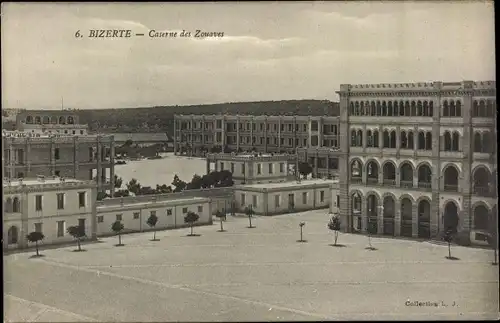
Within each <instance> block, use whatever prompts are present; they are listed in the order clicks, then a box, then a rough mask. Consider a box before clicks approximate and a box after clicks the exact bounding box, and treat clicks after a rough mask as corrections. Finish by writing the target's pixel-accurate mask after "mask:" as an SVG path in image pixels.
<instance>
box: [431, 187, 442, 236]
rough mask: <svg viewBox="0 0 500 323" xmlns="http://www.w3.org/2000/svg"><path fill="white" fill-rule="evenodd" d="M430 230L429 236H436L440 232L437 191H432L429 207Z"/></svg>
mask: <svg viewBox="0 0 500 323" xmlns="http://www.w3.org/2000/svg"><path fill="white" fill-rule="evenodd" d="M430 212H431V214H430V231H431V237H435V236H437V235H438V234H439V233H440V232H439V231H440V230H442V229H441V225H440V212H441V211H440V210H439V193H437V192H433V193H432V201H431V209H430Z"/></svg>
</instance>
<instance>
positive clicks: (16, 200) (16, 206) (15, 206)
mask: <svg viewBox="0 0 500 323" xmlns="http://www.w3.org/2000/svg"><path fill="white" fill-rule="evenodd" d="M12 212H13V213H18V212H21V203H20V202H19V198H18V197H17V196H16V197H14V199H13V200H12Z"/></svg>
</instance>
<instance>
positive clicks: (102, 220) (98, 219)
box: [97, 215, 104, 223]
mask: <svg viewBox="0 0 500 323" xmlns="http://www.w3.org/2000/svg"><path fill="white" fill-rule="evenodd" d="M103 222H104V216H102V215H99V216H98V217H97V223H103Z"/></svg>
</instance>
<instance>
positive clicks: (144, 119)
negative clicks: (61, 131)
mask: <svg viewBox="0 0 500 323" xmlns="http://www.w3.org/2000/svg"><path fill="white" fill-rule="evenodd" d="M76 113H77V114H78V115H79V116H80V123H86V124H88V125H89V126H90V129H91V131H95V130H97V129H99V131H101V132H112V131H113V132H115V131H116V132H131V133H133V132H166V133H168V134H169V135H173V121H174V114H185V115H186V114H221V113H227V114H231V115H236V114H249V115H312V116H323V115H329V116H338V115H339V106H338V103H337V102H331V101H327V100H288V101H262V102H236V103H221V104H209V105H190V106H177V105H176V106H161V107H150V108H128V109H100V110H98V109H93V110H77V111H76Z"/></svg>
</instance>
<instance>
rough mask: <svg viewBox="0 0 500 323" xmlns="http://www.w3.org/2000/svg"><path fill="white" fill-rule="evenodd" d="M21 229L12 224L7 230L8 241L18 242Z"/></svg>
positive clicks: (9, 242) (11, 242) (10, 242)
mask: <svg viewBox="0 0 500 323" xmlns="http://www.w3.org/2000/svg"><path fill="white" fill-rule="evenodd" d="M18 234H19V230H18V229H17V227H16V226H11V227H10V228H9V231H8V232H7V243H8V244H16V243H17V241H18Z"/></svg>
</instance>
